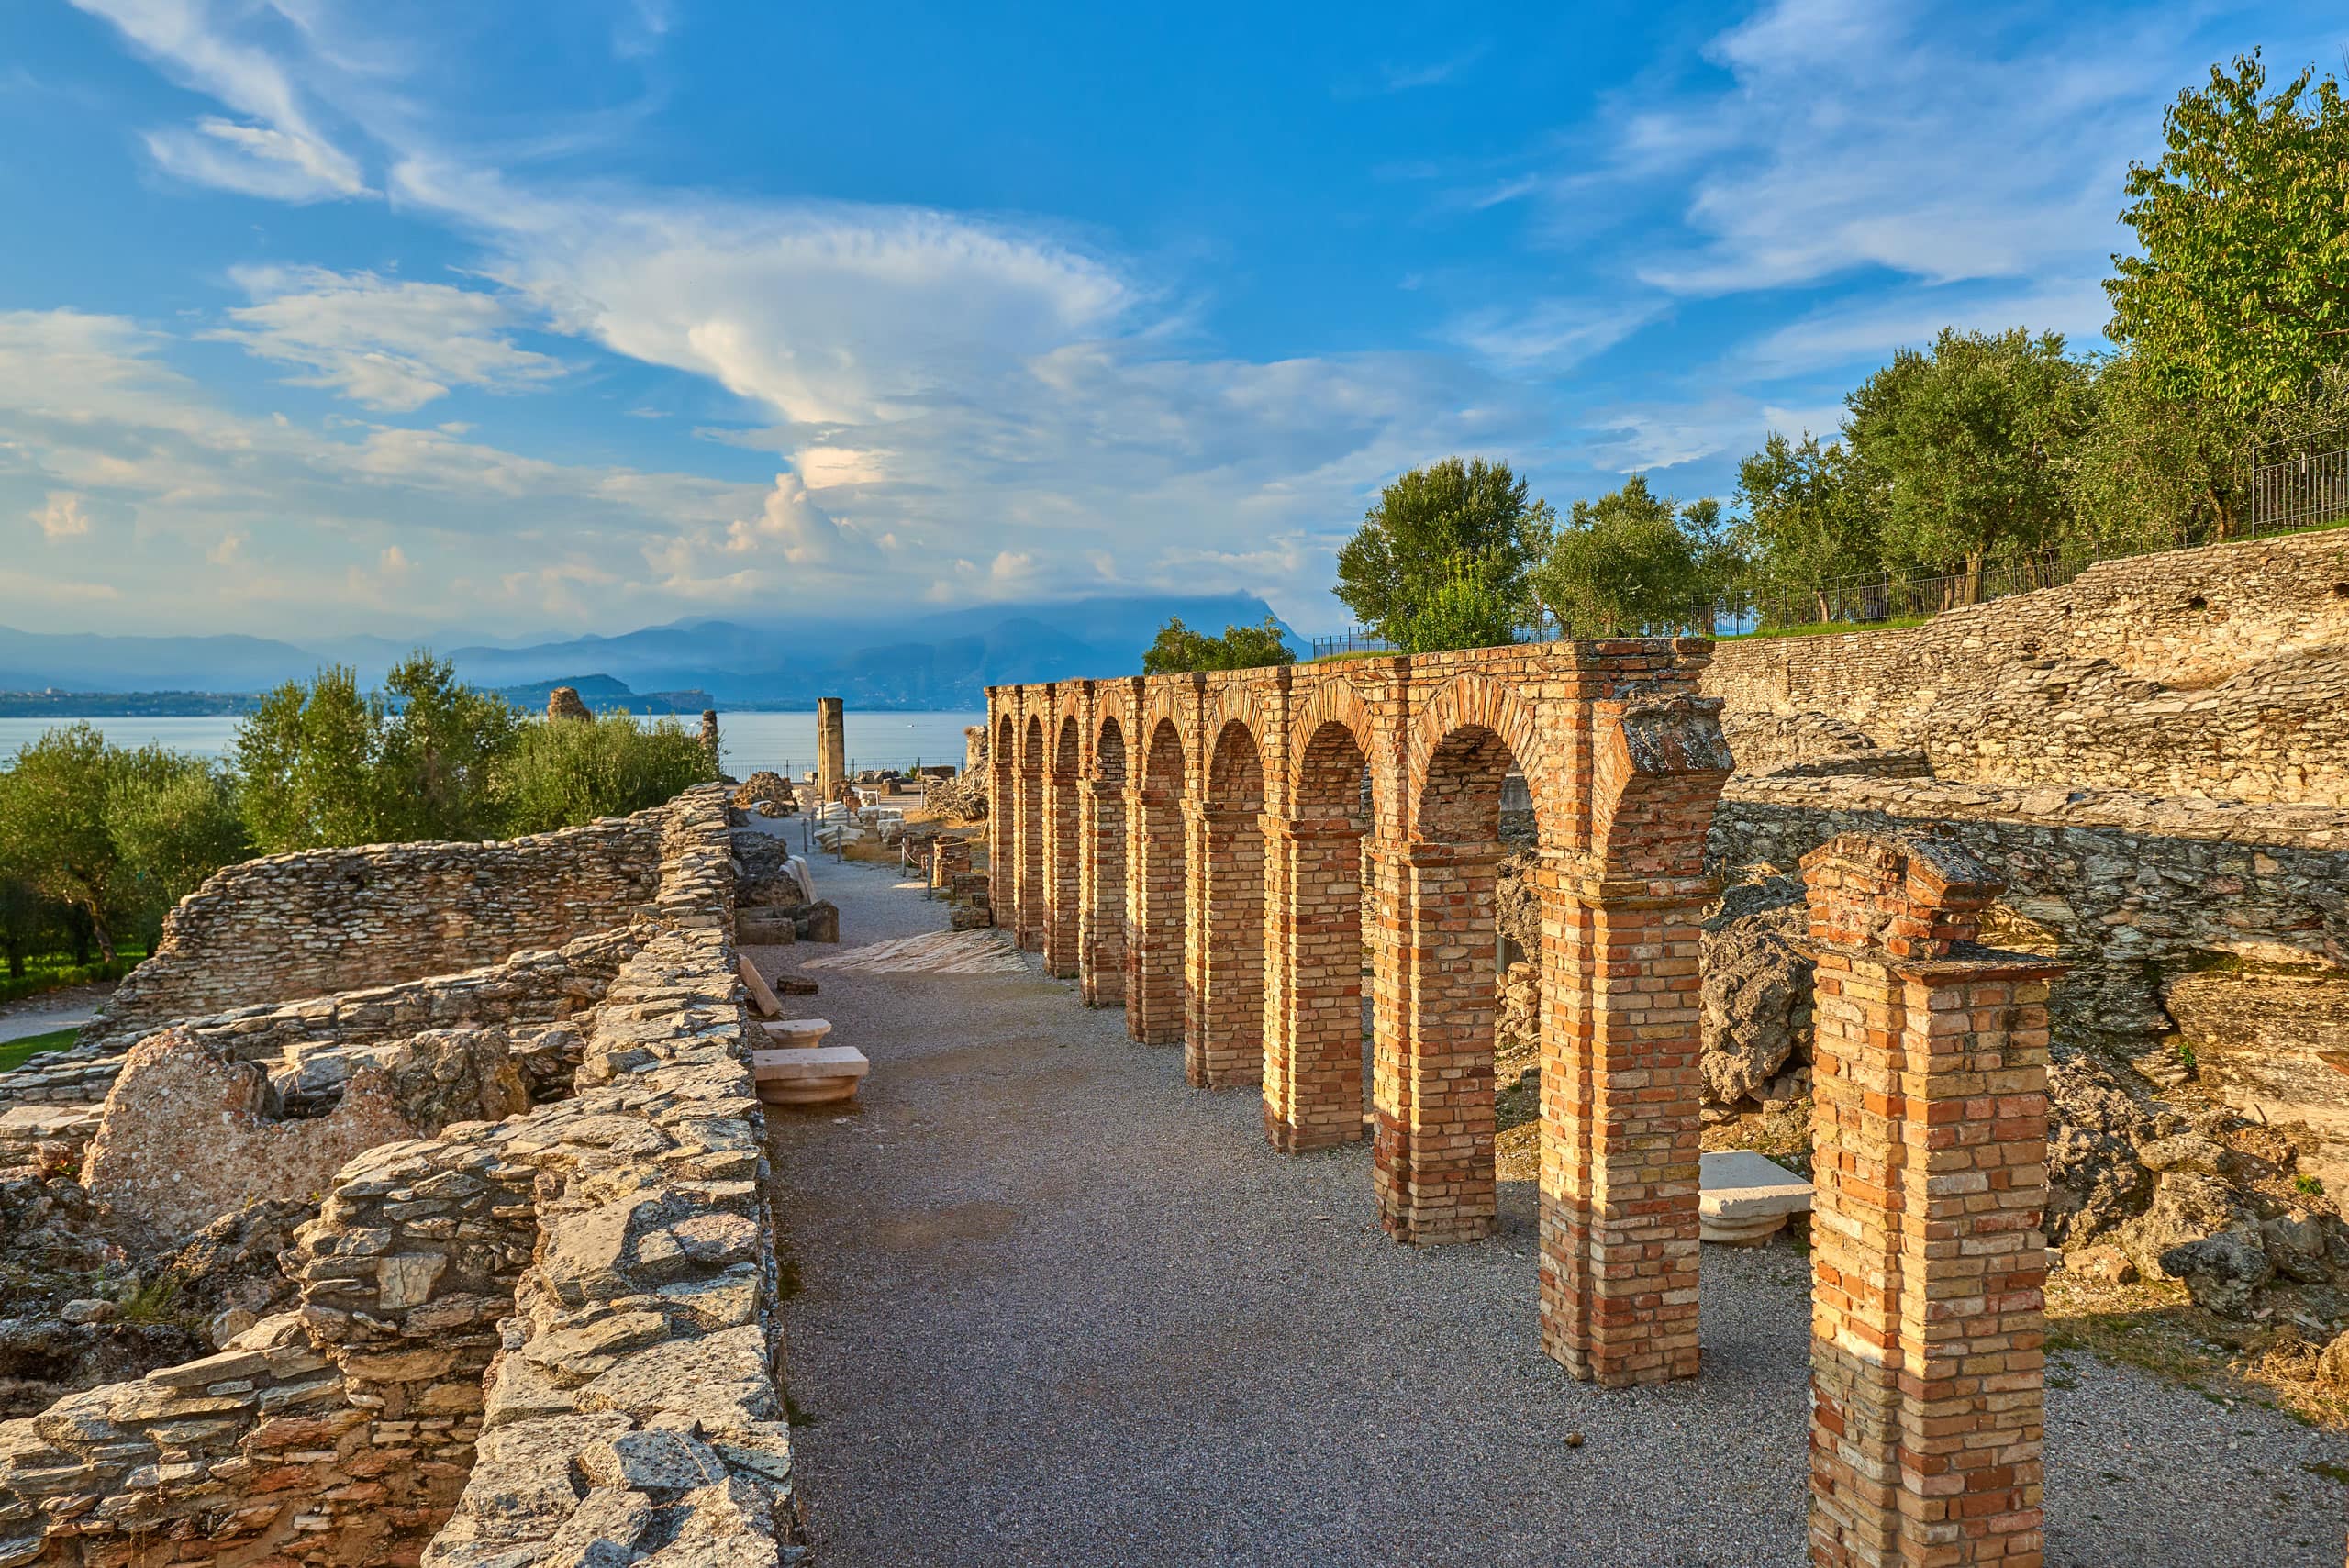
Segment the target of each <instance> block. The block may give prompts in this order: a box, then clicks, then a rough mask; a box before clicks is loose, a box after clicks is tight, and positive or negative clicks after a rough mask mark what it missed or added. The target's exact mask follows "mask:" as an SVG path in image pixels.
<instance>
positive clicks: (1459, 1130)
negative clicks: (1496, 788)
mask: <svg viewBox="0 0 2349 1568" xmlns="http://www.w3.org/2000/svg"><path fill="white" fill-rule="evenodd" d="M1371 854H1372V858H1373V859H1374V860H1375V862H1376V864H1377V877H1376V881H1377V896H1378V920H1377V927H1378V929H1377V932H1376V935H1375V939H1374V941H1373V953H1374V964H1373V981H1374V1003H1375V1014H1376V1018H1375V1035H1376V1037H1377V1038H1376V1041H1375V1061H1374V1084H1373V1098H1374V1099H1375V1104H1376V1108H1377V1129H1378V1130H1377V1138H1376V1141H1375V1146H1374V1151H1373V1153H1374V1159H1373V1166H1372V1174H1373V1184H1374V1185H1375V1190H1376V1191H1377V1194H1378V1210H1379V1219H1380V1222H1381V1223H1383V1224H1384V1225H1385V1226H1386V1229H1387V1231H1388V1232H1389V1233H1390V1234H1391V1235H1393V1236H1394V1237H1395V1239H1396V1240H1398V1241H1412V1242H1419V1243H1436V1242H1445V1241H1473V1240H1476V1239H1477V1238H1478V1237H1481V1236H1486V1235H1489V1234H1490V1233H1491V1231H1492V1229H1493V1221H1494V1216H1495V1212H1496V1211H1495V1207H1494V1195H1493V1023H1494V1013H1495V997H1494V985H1493V936H1492V932H1493V878H1494V873H1493V868H1494V866H1495V864H1496V863H1497V862H1498V861H1499V859H1500V846H1499V845H1497V844H1489V843H1488V844H1401V845H1389V844H1384V843H1381V844H1376V845H1374V846H1373V848H1372V850H1371Z"/></svg>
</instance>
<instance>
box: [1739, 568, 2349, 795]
mask: <svg viewBox="0 0 2349 1568" xmlns="http://www.w3.org/2000/svg"><path fill="white" fill-rule="evenodd" d="M2344 647H2349V536H2344V535H2343V534H2341V533H2327V534H2315V535H2304V536H2299V537H2296V538H2287V539H2265V540H2257V541H2254V542H2250V543H2245V544H2232V545H2212V546H2209V547H2206V548H2204V549H2200V550H2176V551H2171V552H2168V553H2165V554H2161V555H2148V556H2138V557H2135V558H2132V559H2130V560H2125V561H2107V562H2098V563H2097V564H2095V565H2093V566H2090V567H2089V568H2088V569H2087V571H2086V572H2084V573H2081V574H2080V576H2079V577H2077V578H2076V579H2075V580H2074V581H2073V582H2071V583H2070V584H2065V586H2063V587H2061V588H2048V589H2043V590H2041V591H2039V592H2037V593H2033V594H2024V595H2016V596H2014V597H2011V598H2005V599H1998V600H1995V601H1993V602H1991V603H1989V604H1986V605H1976V606H1968V607H1966V608H1963V609H1957V610H1952V611H1949V612H1948V613H1946V614H1943V615H1942V616H1939V617H1935V618H1934V619H1932V620H1931V621H1929V622H1927V623H1926V624H1925V625H1923V626H1919V627H1909V628H1894V629H1886V630H1879V631H1859V632H1851V633H1847V634H1844V635H1841V636H1828V637H1782V638H1752V639H1733V640H1731V641H1726V642H1723V643H1721V644H1720V647H1719V648H1718V649H1717V650H1716V651H1715V654H1714V657H1713V662H1712V663H1711V665H1710V666H1709V668H1708V669H1707V670H1706V672H1705V675H1704V681H1703V689H1704V691H1705V693H1706V695H1711V696H1719V697H1721V698H1723V699H1725V701H1726V702H1727V704H1728V711H1727V714H1726V715H1725V717H1724V720H1723V725H1724V728H1725V730H1727V731H1728V732H1729V734H1730V735H1731V741H1732V745H1733V746H1734V745H1736V744H1737V742H1738V740H1739V737H1740V733H1741V730H1742V731H1743V732H1744V733H1745V734H1746V735H1747V736H1748V737H1749V738H1752V739H1753V740H1756V741H1758V742H1760V744H1757V745H1755V746H1754V747H1753V754H1752V755H1751V756H1749V754H1748V751H1747V749H1746V748H1743V747H1740V748H1739V763H1740V771H1741V772H1742V773H1755V772H1767V771H1773V770H1774V769H1775V768H1776V767H1777V766H1781V765H1783V763H1784V762H1786V761H1789V760H1799V759H1800V757H1802V756H1808V755H1810V754H1814V753H1813V752H1812V751H1806V750H1804V749H1802V748H1800V747H1797V748H1795V749H1794V750H1795V753H1796V754H1795V755H1794V756H1792V757H1790V756H1788V754H1787V752H1788V748H1787V746H1786V745H1785V744H1784V743H1783V741H1784V740H1785V739H1786V738H1783V737H1773V736H1768V735H1764V734H1760V733H1758V732H1757V731H1758V726H1757V721H1758V720H1760V719H1762V718H1764V717H1797V716H1802V715H1820V716H1825V717H1827V718H1831V719H1834V720H1840V721H1842V722H1843V723H1845V724H1848V725H1851V726H1852V727H1854V728H1856V729H1858V730H1859V731H1861V732H1863V733H1865V735H1867V736H1868V737H1870V738H1872V739H1873V740H1874V741H1875V742H1876V745H1877V746H1878V747H1880V748H1883V749H1886V750H1902V749H1921V750H1923V751H1925V752H1926V753H1927V754H1928V755H1929V756H1930V757H1931V759H1932V771H1933V772H1934V773H1935V774H1937V775H1938V776H1940V777H1943V778H1947V779H1962V780H1967V781H1970V782H1976V783H1983V784H2064V785H2086V786H2094V787H2124V788H2132V789H2139V790H2143V791H2146V792H2148V793H2153V794H2161V795H2204V796H2213V797H2221V798H2230V799H2242V800H2252V801H2274V802H2300V801H2306V802H2317V803H2322V804H2328V805H2334V806H2340V805H2349V700H2345V699H2349V655H2344V654H2343V652H2342V650H2343V648H2344ZM1828 749H1833V748H1828ZM1846 750H1848V749H1847V748H1846Z"/></svg>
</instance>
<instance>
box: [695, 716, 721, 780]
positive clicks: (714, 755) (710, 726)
mask: <svg viewBox="0 0 2349 1568" xmlns="http://www.w3.org/2000/svg"><path fill="white" fill-rule="evenodd" d="M701 750H702V755H704V756H706V757H707V758H708V759H709V771H710V772H711V773H722V772H724V771H725V770H723V769H721V768H720V767H719V766H718V710H717V709H716V708H714V707H706V708H704V709H702V710H701Z"/></svg>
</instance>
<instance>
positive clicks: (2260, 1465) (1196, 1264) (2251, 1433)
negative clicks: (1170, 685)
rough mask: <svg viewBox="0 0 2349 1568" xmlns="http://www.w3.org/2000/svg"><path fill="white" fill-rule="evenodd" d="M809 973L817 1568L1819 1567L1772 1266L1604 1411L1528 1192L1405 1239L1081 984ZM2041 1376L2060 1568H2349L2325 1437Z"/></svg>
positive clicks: (796, 1321) (2338, 1453)
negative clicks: (822, 1056)
mask: <svg viewBox="0 0 2349 1568" xmlns="http://www.w3.org/2000/svg"><path fill="white" fill-rule="evenodd" d="M897 880H898V879H897V877H896V875H895V874H894V873H890V872H884V871H880V870H874V869H871V868H864V867H858V866H854V865H828V866H823V867H819V868H818V881H819V887H818V891H819V893H820V894H822V895H823V896H826V897H829V898H831V899H832V900H834V901H835V902H836V903H838V904H839V905H840V906H841V930H842V932H843V934H844V936H845V937H846V939H847V940H848V942H849V943H851V944H861V943H869V942H877V941H882V940H888V939H890V938H894V937H903V936H908V935H912V934H914V933H916V932H918V931H924V930H932V929H939V928H941V927H942V926H943V925H944V923H945V920H944V917H945V909H944V906H942V905H935V904H930V903H928V902H926V901H924V900H923V899H922V898H921V897H920V896H919V895H918V894H916V893H913V892H909V891H905V890H901V889H896V888H893V887H892V885H891V884H894V883H896V881H897ZM831 951H838V950H830V949H820V948H816V949H811V948H808V947H807V946H804V945H803V946H798V947H791V948H779V949H769V950H765V951H764V953H763V957H764V958H766V959H768V960H773V961H779V962H774V963H773V964H772V965H771V970H780V971H783V972H789V971H791V970H793V969H795V968H796V960H799V959H805V958H813V957H818V956H820V955H823V954H826V953H829V952H831ZM816 978H818V979H820V981H821V984H822V985H823V991H822V994H821V995H820V996H819V997H818V998H813V999H810V1000H809V1001H808V1002H807V1004H806V1010H807V1012H809V1013H811V1014H814V1015H817V1016H820V1017H825V1018H831V1019H832V1020H833V1021H834V1024H835V1029H834V1032H833V1034H832V1036H831V1040H832V1041H834V1042H836V1043H841V1044H854V1045H857V1046H860V1047H862V1048H863V1050H864V1051H866V1053H867V1054H868V1055H870V1056H871V1057H872V1058H873V1061H874V1072H873V1076H872V1078H871V1079H870V1080H869V1081H868V1083H867V1084H866V1086H865V1089H864V1093H863V1104H862V1106H861V1107H860V1108H859V1109H858V1110H857V1111H855V1112H854V1113H853V1114H851V1115H848V1116H844V1117H838V1118H835V1117H832V1116H828V1115H823V1114H819V1113H812V1112H808V1113H792V1114H787V1115H785V1116H782V1117H778V1118H776V1121H775V1134H774V1150H775V1167H776V1173H777V1177H778V1191H779V1192H780V1193H781V1194H782V1195H783V1196H782V1198H781V1200H780V1204H781V1208H782V1215H783V1218H784V1221H785V1227H786V1229H787V1231H788V1237H787V1240H788V1244H789V1246H790V1248H791V1251H792V1252H793V1254H794V1255H795V1256H796V1260H797V1263H798V1268H799V1277H800V1280H801V1282H802V1285H803V1289H802V1291H801V1293H800V1294H799V1295H798V1296H796V1297H794V1298H793V1299H792V1301H791V1302H790V1304H789V1306H788V1307H787V1308H786V1310H785V1321H786V1326H787V1329H788V1331H789V1334H790V1340H791V1343H790V1351H789V1356H790V1394H791V1397H792V1399H793V1401H794V1403H795V1405H796V1407H798V1409H799V1410H800V1412H801V1419H802V1421H803V1422H804V1423H805V1424H804V1425H802V1426H801V1427H799V1428H798V1429H797V1431H796V1443H797V1452H798V1464H799V1475H800V1484H801V1492H802V1496H804V1497H805V1498H806V1499H807V1507H808V1510H809V1514H810V1518H811V1521H812V1525H813V1529H814V1534H815V1539H816V1541H817V1543H818V1549H819V1554H820V1561H821V1562H823V1563H824V1564H825V1565H826V1568H856V1565H867V1564H869V1565H873V1568H913V1565H918V1564H946V1563H974V1564H977V1563H985V1564H990V1565H1002V1564H1055V1565H1062V1564H1095V1563H1098V1564H1116V1565H1120V1568H1123V1565H1129V1564H1133V1565H1139V1564H1161V1563H1163V1564H1184V1565H1195V1564H1201V1563H1272V1564H1277V1565H1279V1568H1302V1565H1305V1564H1319V1563H1333V1564H1334V1563H1345V1564H1352V1565H1364V1564H1390V1563H1391V1564H1411V1565H1415V1568H1417V1565H1424V1564H1454V1563H1457V1564H1471V1563H1474V1564H1480V1565H1481V1564H1502V1563H1590V1564H1598V1563H1607V1564H1615V1563H1620V1564H1627V1565H1639V1568H1665V1565H1680V1564H1689V1565H1695V1564H1736V1565H1741V1568H1742V1565H1748V1564H1757V1565H1758V1564H1787V1565H1794V1564H1799V1563H1801V1562H1803V1561H1804V1546H1803V1540H1804V1537H1803V1526H1804V1511H1805V1485H1806V1482H1805V1475H1806V1469H1805V1457H1804V1455H1805V1447H1804V1445H1805V1441H1806V1437H1807V1420H1808V1412H1809V1404H1808V1366H1807V1362H1806V1356H1807V1353H1808V1344H1807V1340H1808V1330H1809V1316H1808V1315H1809V1305H1808V1300H1809V1265H1808V1262H1807V1260H1806V1259H1804V1258H1803V1257H1802V1256H1801V1255H1799V1254H1798V1253H1797V1252H1795V1251H1792V1250H1791V1249H1788V1248H1785V1247H1770V1248H1764V1249H1760V1250H1756V1251H1731V1250H1729V1249H1724V1248H1717V1247H1708V1248H1707V1249H1706V1250H1705V1259H1704V1309H1703V1311H1704V1316H1703V1332H1704V1346H1705V1370H1704V1375H1703V1376H1702V1377H1700V1378H1698V1379H1697V1380H1695V1381H1694V1382H1691V1383H1681V1384H1675V1385H1671V1386H1669V1387H1665V1388H1660V1389H1642V1390H1629V1391H1605V1390H1598V1389H1593V1388H1589V1387H1586V1386H1584V1385H1579V1384H1576V1383H1574V1382H1573V1381H1571V1380H1570V1379H1568V1378H1567V1377H1566V1376H1565V1374H1564V1373H1563V1372H1562V1371H1561V1370H1560V1369H1559V1368H1558V1367H1557V1366H1556V1365H1555V1364H1553V1362H1549V1361H1548V1360H1546V1359H1545V1358H1544V1357H1543V1356H1542V1353H1541V1351H1540V1348H1539V1345H1538V1343H1537V1341H1536V1336H1535V1327H1534V1299H1535V1283H1534V1280H1535V1275H1534V1257H1533V1196H1532V1193H1531V1188H1530V1184H1524V1183H1515V1184H1505V1185H1504V1186H1503V1188H1502V1198H1501V1204H1502V1210H1503V1213H1502V1230H1501V1233H1500V1234H1499V1235H1498V1236H1497V1237H1496V1238H1494V1239H1493V1240H1487V1241H1485V1242H1481V1243H1477V1244H1475V1245H1472V1246H1465V1247H1449V1248H1438V1249H1431V1250H1428V1251H1417V1250H1413V1249H1409V1248H1404V1247H1397V1246H1396V1245H1394V1244H1393V1243H1391V1242H1389V1241H1387V1240H1386V1239H1385V1238H1384V1237H1383V1236H1382V1235H1381V1234H1380V1232H1379V1229H1378V1227H1377V1223H1376V1219H1375V1214H1374V1211H1373V1209H1372V1206H1371V1196H1370V1170H1369V1159H1368V1155H1367V1152H1366V1151H1364V1149H1362V1148H1361V1147H1355V1148H1352V1149H1347V1150H1342V1151H1330V1152H1327V1153H1323V1154H1317V1155H1310V1156H1307V1157H1305V1158H1302V1159H1297V1158H1285V1157H1283V1156H1281V1155H1278V1154H1275V1153H1274V1152H1273V1151H1271V1150H1270V1149H1269V1148H1268V1147H1267V1146H1266V1145H1265V1142H1264V1134H1263V1130H1262V1124H1261V1119H1260V1105H1259V1101H1258V1099H1257V1097H1256V1096H1255V1095H1252V1094H1249V1093H1225V1094H1208V1093H1204V1092H1199V1091H1194V1090H1191V1089H1187V1088H1186V1087H1185V1086H1184V1084H1183V1081H1182V1062H1181V1052H1180V1051H1175V1050H1168V1049H1152V1048H1145V1047H1141V1046H1136V1045H1133V1044H1130V1042H1129V1041H1128V1040H1126V1038H1125V1031H1124V1028H1123V1023H1122V1019H1121V1018H1119V1015H1118V1014H1116V1013H1115V1012H1107V1011H1094V1010H1092V1009H1088V1008H1086V1007H1085V1006H1083V1005H1081V1004H1080V1003H1079V1002H1078V1001H1077V1000H1076V998H1075V996H1074V990H1073V987H1071V986H1069V985H1067V984H1063V983H1061V982H1058V981H1053V980H1049V979H1046V978H1044V977H1042V976H1041V973H994V974H930V973H880V974H872V973H835V972H829V971H827V972H824V973H820V974H819V975H818V976H816ZM795 1005H797V1004H795ZM2055 1382H2056V1384H2057V1386H2056V1387H2054V1389H2052V1390H2051V1393H2050V1396H2049V1398H2050V1407H2049V1436H2048V1452H2049V1456H2050V1462H2049V1477H2048V1507H2049V1514H2050V1518H2051V1519H2052V1520H2053V1521H2054V1522H2053V1524H2052V1527H2051V1529H2050V1531H2049V1546H2050V1553H2049V1557H2050V1562H2053V1563H2056V1564H2065V1565H2068V1568H2156V1565H2159V1568H2193V1565H2201V1564H2207V1565H2210V1568H2240V1565H2244V1564H2254V1563H2256V1564H2259V1565H2261V1568H2297V1565H2299V1564H2303V1563H2306V1564H2321V1565H2323V1568H2337V1565H2338V1564H2339V1563H2340V1562H2341V1561H2342V1556H2343V1518H2344V1501H2345V1500H2349V1490H2344V1488H2343V1486H2342V1485H2340V1484H2338V1483H2336V1482H2334V1481H2332V1480H2329V1479H2326V1478H2324V1477H2323V1476H2321V1475H2320V1474H2318V1473H2312V1472H2311V1471H2310V1469H2308V1468H2306V1467H2308V1466H2310V1465H2316V1464H2332V1465H2349V1440H2344V1439H2343V1436H2342V1435H2341V1434H2338V1433H2323V1432H2315V1431H2311V1430H2309V1429H2305V1428H2302V1427H2300V1426H2298V1425H2297V1424H2295V1423H2293V1422H2291V1421H2290V1420H2288V1419H2287V1418H2283V1417H2281V1416H2278V1415H2276V1414H2274V1413H2272V1412H2267V1411H2264V1410H2259V1409H2256V1408H2254V1407H2247V1406H2246V1407H2240V1408H2229V1407H2225V1406H2224V1405H2222V1404H2221V1403H2218V1402H2216V1401H2214V1400H2212V1399H2210V1398H2209V1397H2207V1396H2201V1395H2199V1394H2196V1393H2194V1392H2191V1391H2188V1390H2184V1389H2179V1388H2176V1387H2172V1386H2170V1385H2165V1384H2163V1383H2160V1382H2158V1381H2157V1380H2155V1379H2153V1378H2151V1377H2149V1376H2146V1375H2144V1374H2142V1373H2134V1372H2131V1371H2127V1370H2120V1369H2112V1368H2108V1367H2106V1366H2104V1365H2102V1364H2101V1363H2099V1362H2094V1361H2092V1360H2089V1359H2088V1358H2086V1357H2080V1358H2076V1360H2075V1363H2074V1364H2070V1365H2067V1366H2066V1367H2065V1368H2063V1369H2060V1370H2059V1371H2058V1373H2057V1374H2056V1378H2055ZM1570 1432H1581V1433H1584V1434H1585V1435H1586V1441H1585V1443H1584V1445H1583V1446H1582V1447H1580V1448H1578V1449H1569V1448H1568V1447H1567V1446H1566V1442H1565V1439H1566V1435H1567V1434H1568V1433H1570Z"/></svg>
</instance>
